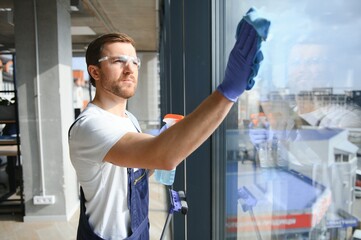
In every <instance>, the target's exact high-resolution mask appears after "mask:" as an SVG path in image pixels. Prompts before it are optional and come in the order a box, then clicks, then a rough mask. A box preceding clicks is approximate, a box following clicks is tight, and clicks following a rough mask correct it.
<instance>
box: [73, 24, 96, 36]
mask: <svg viewBox="0 0 361 240" xmlns="http://www.w3.org/2000/svg"><path fill="white" fill-rule="evenodd" d="M95 34H96V33H95V32H94V31H93V29H91V28H90V27H88V26H72V27H71V35H95Z"/></svg>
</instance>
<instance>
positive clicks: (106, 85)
mask: <svg viewBox="0 0 361 240" xmlns="http://www.w3.org/2000/svg"><path fill="white" fill-rule="evenodd" d="M119 56H127V57H130V58H133V57H134V58H136V57H137V55H136V51H135V48H134V47H133V45H132V44H130V43H121V42H116V43H109V44H106V45H105V46H104V48H103V51H102V54H101V58H104V57H107V58H106V60H104V61H101V62H100V63H99V66H100V67H99V78H98V79H96V80H97V81H96V88H97V90H102V91H106V92H110V93H112V94H114V95H116V96H118V97H121V98H124V99H128V98H130V97H132V96H133V95H134V94H135V90H136V88H137V84H138V66H137V65H136V64H134V62H133V61H131V60H130V61H127V62H124V61H122V58H119ZM123 60H124V59H123ZM99 88H101V89H99Z"/></svg>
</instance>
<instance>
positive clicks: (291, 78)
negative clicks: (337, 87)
mask: <svg viewBox="0 0 361 240" xmlns="http://www.w3.org/2000/svg"><path fill="white" fill-rule="evenodd" d="M328 53H329V46H326V45H321V44H314V43H310V44H306V43H304V44H297V45H295V46H293V47H292V49H291V52H290V56H289V61H288V88H289V90H290V91H291V92H293V93H298V92H300V91H311V90H312V89H313V88H320V87H322V88H324V87H330V86H331V84H332V79H333V77H334V73H333V70H334V67H331V66H330V64H331V61H329V54H328Z"/></svg>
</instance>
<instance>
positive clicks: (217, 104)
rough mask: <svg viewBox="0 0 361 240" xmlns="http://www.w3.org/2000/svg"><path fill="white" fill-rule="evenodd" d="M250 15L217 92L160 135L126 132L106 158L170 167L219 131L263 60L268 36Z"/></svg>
mask: <svg viewBox="0 0 361 240" xmlns="http://www.w3.org/2000/svg"><path fill="white" fill-rule="evenodd" d="M248 13H250V12H248ZM248 13H247V14H248ZM246 17H247V16H246ZM246 17H244V18H243V19H242V21H241V22H240V23H239V26H238V29H237V36H236V38H237V41H236V43H235V45H234V47H233V49H232V51H231V53H230V55H229V59H228V63H227V68H226V71H225V76H224V79H223V81H222V83H221V84H220V85H219V86H218V87H217V91H215V92H213V93H212V94H211V95H210V96H209V97H207V98H206V99H205V100H204V101H203V102H202V103H201V104H200V105H199V106H198V107H197V108H196V109H195V110H194V111H193V112H192V113H191V114H189V115H188V116H186V117H185V118H184V119H183V120H182V121H180V122H179V123H177V124H175V125H174V126H172V127H171V128H169V129H168V130H166V131H164V132H163V133H161V134H160V135H159V136H157V137H153V136H150V135H147V134H139V133H127V134H125V135H124V136H123V137H122V138H121V139H120V140H119V141H118V142H117V143H116V144H115V145H114V146H113V147H112V148H111V149H110V151H109V152H108V154H107V155H106V157H105V161H109V162H112V163H114V164H116V165H120V166H124V167H138V168H148V169H166V170H170V169H173V168H175V167H176V166H177V165H178V164H179V163H180V162H181V161H183V159H185V158H186V157H187V156H188V155H190V154H191V153H192V152H193V151H194V150H195V149H197V148H198V147H199V146H200V145H201V144H202V143H203V142H204V141H205V140H206V139H207V138H208V137H209V136H210V135H211V134H212V133H213V132H214V131H215V129H216V128H217V127H218V126H219V125H220V124H221V122H222V121H223V120H224V118H225V117H226V116H227V114H228V112H229V110H230V109H231V107H232V105H233V104H234V102H236V101H237V99H238V97H239V96H240V95H241V94H242V93H243V92H244V91H245V90H249V89H251V88H252V87H253V85H254V80H253V78H254V77H255V76H256V75H257V72H258V69H259V64H260V61H262V59H263V56H262V53H261V51H260V46H261V44H260V43H261V41H262V40H263V39H264V36H261V35H260V34H259V33H258V31H257V30H258V29H257V26H255V25H254V24H252V21H251V22H250V21H249V18H248V19H247V18H246ZM264 21H265V22H264V24H263V25H262V27H264V26H266V27H267V32H268V27H269V22H268V21H266V20H264ZM258 23H259V22H258ZM258 25H259V24H258Z"/></svg>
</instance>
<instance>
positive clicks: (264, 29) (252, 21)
mask: <svg viewBox="0 0 361 240" xmlns="http://www.w3.org/2000/svg"><path fill="white" fill-rule="evenodd" d="M245 22H246V23H248V24H249V25H251V26H252V27H253V28H254V30H255V31H256V32H257V34H258V36H259V39H258V43H257V51H258V52H257V54H256V56H255V58H254V61H253V63H254V64H253V67H252V72H251V74H250V76H249V79H248V84H247V87H246V90H250V89H251V88H252V87H253V86H254V84H255V81H254V79H253V78H254V77H256V75H257V73H258V70H259V67H260V63H261V61H262V60H263V54H262V52H261V51H260V49H261V42H262V41H266V39H267V36H268V31H269V27H270V25H271V22H270V21H269V20H267V19H265V18H261V17H260V16H259V13H258V11H257V10H256V8H253V7H252V8H250V9H249V10H248V11H247V13H246V15H245V16H244V17H243V18H242V20H241V21H240V22H239V23H238V26H237V31H236V39H238V38H239V37H240V30H241V26H242V24H245Z"/></svg>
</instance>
